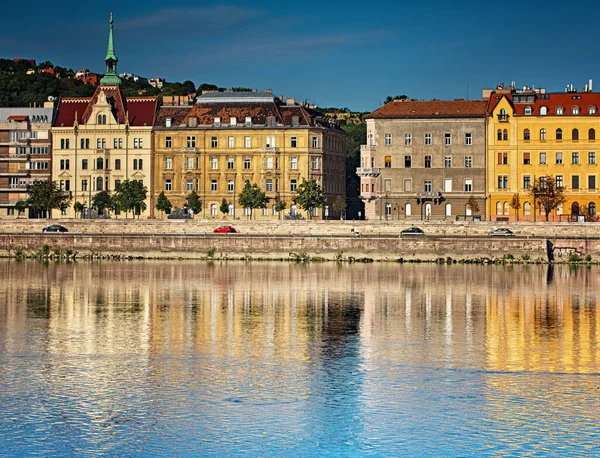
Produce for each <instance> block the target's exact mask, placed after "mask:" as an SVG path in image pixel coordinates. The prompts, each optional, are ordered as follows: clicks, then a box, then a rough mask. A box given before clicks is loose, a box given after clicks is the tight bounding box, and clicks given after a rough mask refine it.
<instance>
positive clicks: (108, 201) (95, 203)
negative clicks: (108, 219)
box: [92, 191, 113, 215]
mask: <svg viewBox="0 0 600 458" xmlns="http://www.w3.org/2000/svg"><path fill="white" fill-rule="evenodd" d="M112 207H113V197H112V196H111V195H110V193H109V192H108V191H100V192H98V193H97V194H96V195H95V196H94V198H93V199H92V208H93V209H94V210H98V215H102V214H103V213H104V210H106V209H107V208H108V209H110V208H112Z"/></svg>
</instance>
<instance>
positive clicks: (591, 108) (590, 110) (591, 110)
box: [588, 105, 596, 115]
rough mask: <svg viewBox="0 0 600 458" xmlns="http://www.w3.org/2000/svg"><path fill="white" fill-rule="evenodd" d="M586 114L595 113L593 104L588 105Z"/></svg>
mask: <svg viewBox="0 0 600 458" xmlns="http://www.w3.org/2000/svg"><path fill="white" fill-rule="evenodd" d="M588 114H591V115H593V114H596V106H595V105H590V106H589V107H588Z"/></svg>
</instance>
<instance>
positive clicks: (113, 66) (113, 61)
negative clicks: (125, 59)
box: [100, 12, 121, 84]
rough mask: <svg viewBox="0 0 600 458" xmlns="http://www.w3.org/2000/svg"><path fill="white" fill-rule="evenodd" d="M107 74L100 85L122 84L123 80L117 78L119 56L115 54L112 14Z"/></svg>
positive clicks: (107, 52)
mask: <svg viewBox="0 0 600 458" xmlns="http://www.w3.org/2000/svg"><path fill="white" fill-rule="evenodd" d="M104 61H105V62H106V73H105V74H104V77H103V78H102V79H101V80H100V84H121V79H120V78H119V77H118V76H117V62H118V61H119V59H117V55H116V54H115V46H114V42H113V15H112V12H111V13H110V26H109V29H108V49H107V51H106V57H105V58H104Z"/></svg>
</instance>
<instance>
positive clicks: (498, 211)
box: [496, 202, 502, 215]
mask: <svg viewBox="0 0 600 458" xmlns="http://www.w3.org/2000/svg"><path fill="white" fill-rule="evenodd" d="M501 214H502V202H496V215H501Z"/></svg>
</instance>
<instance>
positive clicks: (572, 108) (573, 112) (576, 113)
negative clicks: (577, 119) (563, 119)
mask: <svg viewBox="0 0 600 458" xmlns="http://www.w3.org/2000/svg"><path fill="white" fill-rule="evenodd" d="M571 114H574V115H578V114H579V107H578V106H577V105H573V106H572V107H571Z"/></svg>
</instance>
